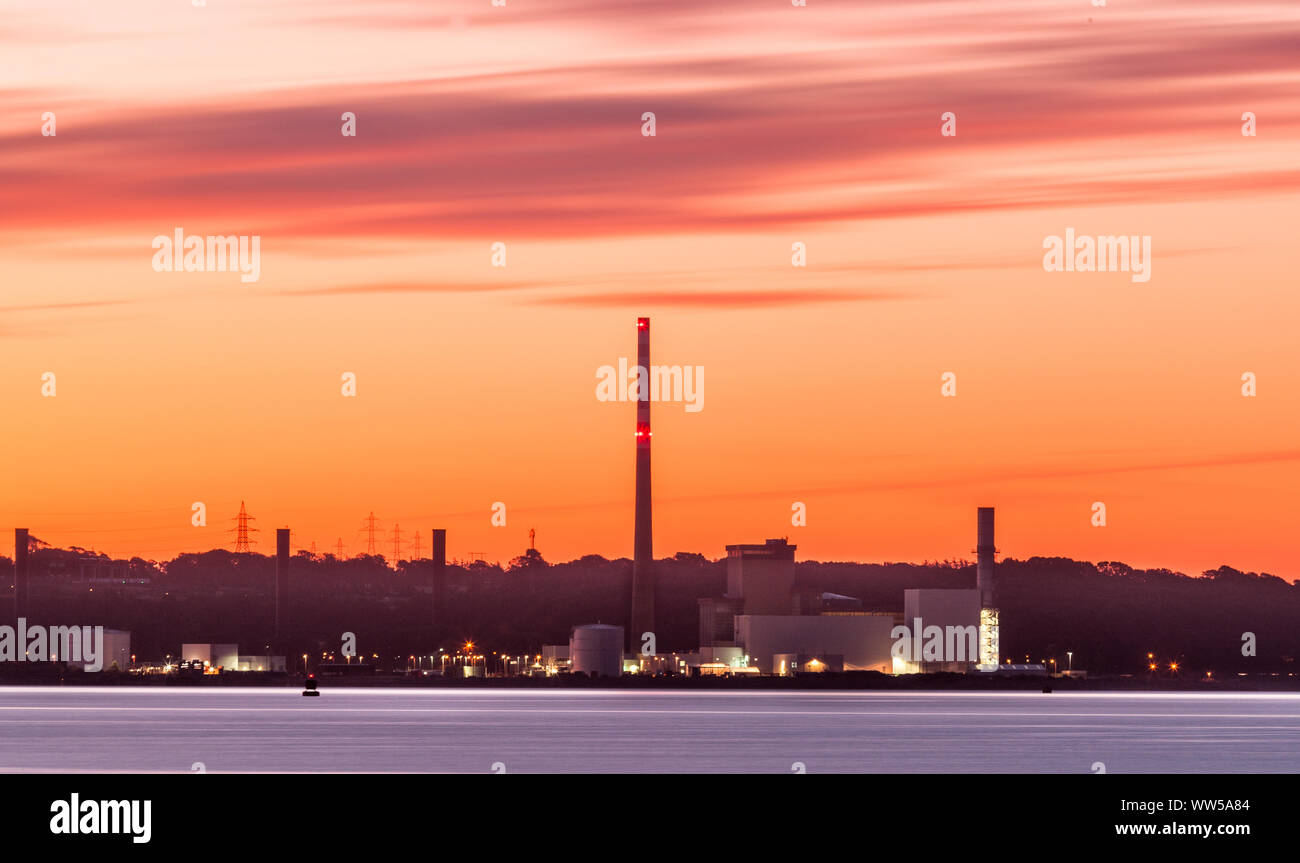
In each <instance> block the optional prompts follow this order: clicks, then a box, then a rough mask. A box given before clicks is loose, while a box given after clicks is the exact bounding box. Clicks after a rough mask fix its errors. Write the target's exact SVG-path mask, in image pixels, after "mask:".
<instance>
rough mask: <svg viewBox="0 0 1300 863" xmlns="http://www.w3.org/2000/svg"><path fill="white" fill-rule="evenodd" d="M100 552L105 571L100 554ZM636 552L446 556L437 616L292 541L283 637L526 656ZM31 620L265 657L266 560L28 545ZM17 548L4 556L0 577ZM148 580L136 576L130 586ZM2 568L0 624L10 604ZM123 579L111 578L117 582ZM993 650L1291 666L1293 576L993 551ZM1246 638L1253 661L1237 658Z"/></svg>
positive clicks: (814, 571) (899, 602)
mask: <svg viewBox="0 0 1300 863" xmlns="http://www.w3.org/2000/svg"><path fill="white" fill-rule="evenodd" d="M110 564H112V566H110ZM631 569H632V563H631V561H630V560H628V559H626V558H621V559H617V560H606V559H605V558H603V557H599V556H597V555H588V556H586V557H583V558H580V559H578V560H574V561H570V562H568V563H560V564H548V563H546V562H545V561H544V560H542V559H541V558H540V556H536V555H534V556H532V557H529V556H524V557H520V558H516V559H515V560H514V561H511V563H510V564H508V565H506V566H504V567H503V566H499V565H495V564H486V563H474V564H469V565H464V566H462V565H455V566H453V565H449V566H448V567H447V569H446V591H445V597H444V609H443V612H442V613H441V614H440V615H438V616H437V619H436V620H435V619H434V615H433V609H432V600H431V597H430V595H429V592H428V591H429V583H430V573H431V570H432V563H431V562H430V561H428V560H418V561H401V562H399V564H398V565H397V566H396V567H395V568H394V567H390V566H389V565H388V564H387V562H386V561H385V560H384V558H383V557H381V556H373V557H365V556H363V557H359V558H351V559H346V560H339V559H336V558H334V557H333V556H332V555H312V554H309V553H308V552H305V551H303V552H299V553H298V554H297V555H295V556H294V558H293V561H292V564H291V566H290V579H289V584H290V593H291V597H292V598H291V603H290V625H289V627H288V630H287V631H288V634H289V638H288V641H289V643H290V644H291V645H292V648H293V650H294V651H295V652H298V653H302V652H308V653H312V654H313V655H315V656H319V654H320V652H321V651H337V650H339V647H340V643H341V639H342V634H343V633H344V632H352V633H355V634H356V637H357V647H358V650H359V651H360V652H361V653H363V654H365V655H367V656H369V655H370V654H371V653H378V654H380V656H381V657H382V658H384V664H385V666H387V665H388V664H389V663H391V660H392V658H393V657H394V656H408V655H410V654H422V655H425V656H427V655H429V654H436V653H437V652H438V649H439V648H443V649H445V650H448V651H453V650H455V649H457V648H458V647H459V646H460V645H461V644H463V643H464V642H466V641H471V640H472V641H473V642H475V644H476V645H477V649H478V650H483V651H488V652H491V651H499V652H507V653H511V654H524V653H535V652H537V651H539V650H540V648H541V645H543V644H560V643H565V642H567V640H568V636H569V629H570V627H571V626H573V625H575V624H582V623H614V624H625V623H626V617H627V609H628V607H629V603H630V582H631ZM31 570H32V574H31V582H32V585H31V600H30V610H29V613H28V615H27V616H28V619H29V620H30V621H31V622H33V623H47V624H63V625H71V624H79V625H104V626H106V627H111V628H117V629H126V630H130V631H131V635H132V649H133V651H134V652H135V653H136V654H137V655H138V656H139V657H140V658H141V659H142V660H143V659H145V658H161V657H162V656H164V655H165V654H168V653H171V654H175V653H176V652H177V651H178V650H179V648H180V645H181V643H182V642H187V641H197V642H235V643H238V644H239V645H240V652H241V653H259V652H265V651H266V649H267V647H266V646H267V644H268V642H269V641H270V638H271V634H272V629H273V624H274V607H273V597H274V573H275V561H274V558H273V557H270V556H265V555H260V554H234V553H232V552H229V551H210V552H205V553H203V554H184V555H181V556H179V557H177V558H175V559H174V560H171V561H168V562H165V563H159V562H154V561H147V560H143V559H140V558H135V559H132V560H130V561H115V562H111V561H109V560H108V558H106V557H104V556H102V555H94V554H93V553H91V552H87V551H85V550H83V549H78V548H73V549H54V548H48V547H45V548H42V547H38V548H36V550H35V551H34V552H33V553H32V555H31ZM12 571H13V570H12V560H10V559H8V558H0V572H3V573H11V572H12ZM797 571H798V577H799V581H800V585H801V587H802V588H804V589H806V590H812V591H817V590H820V591H827V592H832V593H837V594H844V595H847V596H852V597H856V598H858V599H860V600H862V603H863V607H864V609H866V610H878V611H890V612H902V610H903V591H904V589H906V588H909V587H917V588H971V587H974V584H975V567H974V565H973V564H968V563H962V562H941V563H934V564H919V565H918V564H904V563H886V564H859V563H818V562H802V563H799V564H798V566H797ZM657 572H658V585H659V591H658V622H659V626H658V629H659V631H658V633H657V634H658V648H659V650H660V651H661V652H662V651H689V650H693V649H695V647H696V646H697V641H698V612H697V600H698V599H699V598H700V597H705V596H721V595H722V593H723V592H724V590H725V584H726V564H725V561H710V560H707V559H706V558H705V557H703V556H702V555H698V554H678V555H676V556H675V557H672V558H665V559H663V560H660V561H659V562H658V563H657ZM144 579H148V583H147V584H140V583H139V582H141V581H143V580H144ZM11 581H12V580H11V579H7V580H6V581H5V583H4V588H5V590H4V591H3V593H0V600H2V601H3V602H4V604H3V606H0V619H4V620H7V619H8V618H10V617H12V608H13V605H12V593H11V591H12V588H11V587H10V584H11ZM123 581H125V582H127V583H126V584H123V583H122V582H123ZM998 581H999V594H1000V606H1001V614H1002V636H1001V637H1002V648H1003V655H1004V656H1005V657H1010V658H1011V659H1012V660H1013V661H1017V662H1023V661H1025V659H1026V657H1028V659H1029V660H1031V661H1034V662H1038V661H1041V660H1045V659H1052V658H1055V659H1056V660H1057V661H1058V663H1060V664H1062V665H1064V664H1065V663H1066V661H1067V660H1066V651H1073V653H1074V667H1075V668H1076V669H1087V670H1088V671H1089V672H1092V673H1133V674H1137V675H1139V676H1140V675H1146V674H1149V673H1150V672H1149V671H1148V669H1147V664H1148V659H1147V654H1148V653H1151V654H1154V656H1155V660H1156V661H1157V663H1158V664H1159V665H1160V669H1159V672H1158V673H1159V674H1160V676H1163V677H1167V676H1170V675H1171V671H1170V670H1169V664H1170V663H1171V662H1177V663H1178V664H1179V666H1180V671H1179V672H1178V673H1180V674H1182V675H1187V674H1193V673H1195V674H1201V675H1203V674H1204V673H1205V671H1206V670H1213V671H1214V673H1215V674H1216V675H1227V674H1232V673H1235V672H1238V671H1249V672H1263V671H1269V672H1272V671H1276V672H1281V673H1284V674H1285V673H1287V672H1290V671H1292V670H1294V668H1295V665H1294V662H1293V660H1294V657H1295V656H1296V655H1297V653H1300V582H1297V583H1296V584H1289V583H1287V582H1286V581H1284V580H1282V579H1280V578H1277V577H1276V576H1272V575H1268V574H1257V573H1244V572H1239V571H1237V570H1234V569H1231V568H1229V567H1222V568H1220V569H1217V570H1212V571H1209V572H1206V573H1204V574H1203V575H1202V576H1201V577H1190V576H1187V575H1184V574H1181V573H1176V572H1171V571H1168V570H1135V569H1132V568H1130V567H1128V566H1125V565H1124V564H1121V563H1100V564H1091V563H1083V562H1079V561H1074V560H1069V559H1067V558H1039V557H1035V558H1030V559H1029V560H1024V561H1021V560H1004V561H1001V562H999V564H998ZM1246 633H1253V638H1254V644H1255V649H1256V652H1257V655H1256V656H1246V655H1243V646H1244V645H1245V643H1246V642H1245V641H1244V640H1243V639H1244V638H1245V637H1246Z"/></svg>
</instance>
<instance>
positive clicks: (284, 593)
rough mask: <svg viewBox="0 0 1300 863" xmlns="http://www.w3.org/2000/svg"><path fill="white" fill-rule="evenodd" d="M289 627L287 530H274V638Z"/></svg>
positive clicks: (277, 639) (279, 637) (281, 634)
mask: <svg viewBox="0 0 1300 863" xmlns="http://www.w3.org/2000/svg"><path fill="white" fill-rule="evenodd" d="M288 625H289V528H287V527H277V528H276V529H275V638H276V641H277V642H278V641H279V640H280V639H281V638H283V637H284V631H285V629H286V628H287V627H288Z"/></svg>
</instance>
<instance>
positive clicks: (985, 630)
mask: <svg viewBox="0 0 1300 863" xmlns="http://www.w3.org/2000/svg"><path fill="white" fill-rule="evenodd" d="M976 521H977V530H978V539H977V542H976V545H975V555H976V564H975V586H976V587H977V588H978V589H979V595H980V644H979V648H980V660H979V668H980V669H981V670H983V671H994V670H996V669H997V667H998V663H999V662H1001V656H1000V652H999V645H998V635H999V633H998V630H999V624H998V585H997V577H996V573H995V572H994V562H993V561H994V556H995V555H996V554H997V547H996V546H995V545H994V544H993V507H991V506H982V507H980V508H979V509H978V511H977V513H976Z"/></svg>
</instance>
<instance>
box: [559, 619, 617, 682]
mask: <svg viewBox="0 0 1300 863" xmlns="http://www.w3.org/2000/svg"><path fill="white" fill-rule="evenodd" d="M569 658H570V660H571V661H572V663H573V665H572V670H573V672H574V673H575V674H576V673H577V672H579V671H581V672H583V673H584V674H587V675H588V676H591V677H596V676H599V677H618V676H619V675H620V674H622V673H623V627H621V626H610V625H609V624H606V623H589V624H586V625H584V626H575V627H573V631H572V632H571V633H570V634H569Z"/></svg>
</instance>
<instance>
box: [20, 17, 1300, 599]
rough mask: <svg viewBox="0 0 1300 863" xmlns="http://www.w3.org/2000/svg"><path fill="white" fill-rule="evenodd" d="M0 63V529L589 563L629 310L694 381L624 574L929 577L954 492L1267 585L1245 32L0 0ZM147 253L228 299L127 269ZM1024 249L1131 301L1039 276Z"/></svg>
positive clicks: (1291, 286) (624, 447)
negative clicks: (1103, 264)
mask: <svg viewBox="0 0 1300 863" xmlns="http://www.w3.org/2000/svg"><path fill="white" fill-rule="evenodd" d="M11 10H12V11H11ZM0 43H2V46H3V50H0V273H3V278H2V279H0V284H2V286H3V287H2V290H3V296H2V297H0V406H3V408H4V411H3V417H2V420H0V459H2V460H3V461H2V462H0V470H2V472H3V480H0V525H5V526H6V527H7V526H25V527H29V528H30V529H31V530H32V532H33V533H34V534H35V535H36V536H38V537H40V538H42V539H44V540H47V541H49V542H53V543H56V544H81V545H84V546H89V547H93V548H95V549H98V550H102V551H106V552H108V553H111V554H114V555H131V554H140V555H142V556H146V557H167V556H170V555H172V554H175V553H177V552H180V551H185V550H200V549H206V548H210V547H215V546H222V545H224V546H226V547H229V544H230V535H228V534H226V533H225V530H226V529H227V528H229V527H230V526H231V525H232V521H231V520H232V519H233V517H234V515H235V513H236V511H237V510H238V506H239V501H240V500H241V499H242V500H246V501H247V502H248V507H249V510H250V512H251V513H252V514H253V515H254V516H256V517H257V519H258V521H257V525H258V526H259V527H261V528H262V530H263V533H262V534H261V535H260V538H261V539H262V544H261V549H262V550H264V551H266V550H269V549H270V548H271V547H272V545H273V537H272V536H271V534H270V531H271V529H272V528H274V527H277V526H284V525H291V526H292V527H293V529H294V544H295V546H296V547H297V546H302V547H306V546H309V545H310V544H311V543H312V542H313V541H314V542H316V543H317V544H318V546H319V547H320V549H321V550H325V549H326V548H332V547H333V545H334V543H335V541H336V540H337V539H339V538H342V540H343V542H344V546H345V549H346V551H347V552H348V553H350V554H351V553H357V552H360V551H364V550H365V545H364V540H363V538H362V535H361V530H360V528H361V525H362V520H363V519H364V517H365V516H366V515H367V513H369V512H370V511H371V510H373V511H374V513H375V514H376V516H377V517H378V518H379V519H380V520H381V524H382V525H383V527H385V528H387V529H389V531H390V532H388V533H387V534H386V535H387V536H388V538H389V540H388V543H387V545H386V548H387V550H388V551H389V552H390V553H391V548H392V545H391V535H392V534H391V529H392V528H393V527H394V526H395V525H398V524H400V526H401V529H402V533H403V536H404V537H409V536H410V532H411V531H412V530H417V529H418V530H420V531H422V532H423V534H424V536H423V540H422V542H423V544H424V549H425V553H426V554H427V549H428V529H429V528H431V527H434V526H439V527H446V528H448V530H449V536H448V543H449V553H450V554H451V555H452V556H453V557H465V556H467V555H468V554H469V553H470V552H482V553H484V554H485V555H486V556H487V558H488V559H489V560H495V559H501V560H506V559H509V558H510V557H512V556H514V555H515V554H518V553H519V552H520V551H521V550H522V549H523V548H524V547H526V545H527V533H528V530H529V528H536V529H537V532H538V533H537V543H538V547H539V549H540V550H541V551H542V553H543V554H544V555H545V556H546V557H547V558H548V559H551V560H566V559H570V558H573V557H577V556H579V555H582V554H586V553H599V554H604V555H607V556H628V555H630V554H631V544H632V478H633V477H632V471H633V428H634V426H633V423H634V410H633V407H632V405H630V404H628V403H602V402H600V401H597V400H596V398H595V384H596V377H595V375H596V370H597V368H598V367H600V366H602V365H605V364H616V363H617V361H618V358H619V357H622V356H627V357H631V356H634V355H635V350H636V343H635V318H636V317H637V316H638V315H649V316H651V318H652V321H653V324H652V327H653V351H654V356H653V359H654V360H655V361H656V362H663V363H676V364H691V365H701V366H703V367H704V368H705V370H706V383H705V408H704V410H702V411H700V412H698V413H686V412H685V411H683V409H682V407H681V406H680V405H672V404H665V405H656V406H655V407H654V410H653V422H654V430H655V436H654V491H655V495H654V497H655V506H656V509H655V517H656V520H655V551H656V553H657V554H659V555H668V554H672V553H673V552H676V551H699V552H703V553H705V554H707V555H709V556H718V555H721V554H722V552H723V546H724V545H725V544H727V543H735V542H755V541H761V540H762V539H764V538H766V537H770V536H782V535H788V536H789V537H790V538H791V541H793V542H796V543H798V545H799V546H800V551H799V557H800V558H818V559H824V560H825V559H841V560H847V559H853V560H868V561H880V560H915V561H920V560H924V559H931V560H933V559H938V558H948V557H969V556H970V552H971V549H972V548H973V546H974V541H975V508H976V507H977V506H989V505H991V506H996V507H997V508H998V526H997V529H998V545H999V547H1000V548H1001V550H1002V552H1003V553H1004V554H1006V555H1010V556H1014V557H1020V558H1023V557H1027V556H1030V555H1063V556H1070V557H1075V558H1080V559H1087V560H1123V561H1126V562H1128V563H1130V564H1133V565H1139V566H1168V567H1171V568H1175V569H1179V570H1182V571H1185V572H1191V573H1197V572H1200V571H1201V570H1203V569H1207V568H1212V567H1216V566H1218V565H1220V564H1225V563H1226V564H1229V565H1232V566H1236V567H1238V568H1241V569H1250V570H1266V571H1269V572H1273V573H1275V574H1278V575H1282V576H1284V577H1287V578H1297V577H1300V561H1297V559H1296V555H1295V542H1294V540H1293V539H1292V537H1293V536H1294V534H1295V528H1294V524H1295V521H1296V515H1297V504H1298V503H1300V491H1298V490H1297V489H1300V442H1297V439H1296V429H1297V428H1300V398H1297V396H1298V395H1300V370H1298V369H1297V362H1296V356H1297V348H1296V329H1297V327H1296V325H1297V320H1298V318H1300V298H1298V297H1297V293H1296V283H1295V277H1294V254H1295V253H1294V247H1295V245H1296V240H1295V224H1296V213H1297V205H1298V204H1300V170H1297V168H1296V153H1297V152H1300V148H1298V147H1297V133H1298V132H1300V117H1298V116H1297V106H1298V100H1300V96H1298V95H1297V93H1300V90H1298V89H1297V84H1298V83H1300V9H1298V8H1297V7H1296V6H1295V4H1293V3H1250V4H1223V3H1210V2H1172V0H1170V2H1143V3H1140V4H1134V3H1120V2H1115V0H1112V2H1111V4H1110V5H1108V6H1106V7H1092V6H1091V5H1089V3H1087V2H1085V0H1068V2H1044V0H1032V2H1031V0H1024V2H1006V1H1005V0H994V2H987V3H970V2H954V3H939V2H934V3H931V2H895V3H891V2H872V3H861V2H847V0H808V6H806V7H793V6H791V5H790V4H788V3H783V2H781V0H770V2H740V0H720V2H709V3H702V2H686V0H659V2H650V0H626V2H620V3H617V4H611V3H603V2H601V3H598V2H595V0H560V1H559V2H546V3H541V2H525V0H507V5H506V6H505V7H504V8H502V7H493V6H492V5H491V3H490V0H473V2H470V0H457V2H450V0H448V2H444V3H430V2H423V0H422V2H378V3H365V4H357V3H342V2H337V0H323V2H315V0H312V2H308V0H298V2H277V3H259V2H252V0H208V3H207V5H206V6H205V7H192V6H190V5H189V4H186V3H180V2H174V0H148V2H139V3H133V4H130V5H129V6H122V5H121V4H91V3H71V2H61V0H49V2H36V0H18V2H16V3H10V4H7V7H6V17H5V20H4V22H3V23H0ZM47 111H49V112H54V113H55V115H56V117H57V135H56V136H54V137H47V136H42V135H41V116H42V114H43V113H44V112H47ZM344 111H351V112H354V113H355V114H356V115H357V118H358V119H357V135H356V137H344V136H342V135H340V125H341V121H340V115H341V114H342V112H344ZM646 111H653V112H655V114H656V118H657V134H656V136H655V137H653V138H648V137H643V136H642V135H641V125H642V124H641V115H642V114H643V112H646ZM945 111H952V112H954V113H955V114H956V115H957V131H958V134H957V136H956V137H943V136H941V135H940V115H941V114H942V113H943V112H945ZM1246 111H1250V112H1254V114H1255V115H1256V117H1257V122H1258V135H1257V136H1255V137H1245V136H1243V135H1242V134H1241V125H1242V120H1241V116H1242V114H1243V112H1246ZM178 227H180V228H183V229H184V230H185V231H186V233H187V234H246V235H252V234H257V235H259V236H260V237H261V277H260V280H259V281H258V282H256V283H252V284H245V283H241V281H240V279H239V276H238V274H237V273H220V272H218V273H156V272H154V271H153V269H152V268H151V265H150V264H151V260H152V256H153V251H152V248H151V240H152V238H153V237H154V236H155V235H159V234H164V235H171V234H172V233H173V231H174V230H175V229H176V228H178ZM1070 227H1072V228H1074V229H1075V230H1076V232H1077V233H1079V234H1091V235H1094V236H1095V235H1098V234H1125V235H1129V234H1137V235H1149V236H1150V237H1151V238H1152V249H1153V252H1152V255H1153V261H1152V276H1151V279H1150V281H1148V282H1144V283H1135V282H1133V281H1132V279H1131V278H1130V276H1129V275H1128V274H1126V273H1050V272H1045V271H1044V269H1043V266H1042V259H1043V246H1042V243H1043V239H1044V237H1047V236H1049V235H1062V234H1064V232H1065V230H1066V228H1070ZM495 242H503V243H505V244H506V247H507V262H508V263H507V266H506V267H504V268H494V267H492V266H491V263H490V261H491V252H490V247H491V245H492V244H493V243H495ZM795 242H803V243H805V244H806V245H807V249H808V253H807V254H808V265H807V267H805V268H794V267H792V266H791V264H790V255H791V244H792V243H795ZM47 371H52V372H54V373H55V374H56V376H57V395H56V396H55V397H53V398H47V397H42V395H41V375H42V374H43V373H44V372H47ZM1247 371H1249V372H1253V373H1254V374H1255V375H1256V376H1257V379H1258V395H1257V396H1256V397H1254V398H1244V397H1243V396H1242V395H1241V375H1242V373H1243V372H1247ZM344 372H353V373H355V374H356V375H357V380H358V395H357V397H356V398H344V397H343V396H342V395H341V394H340V375H341V374H342V373H344ZM944 372H953V373H955V374H956V375H957V396H956V397H955V398H944V397H942V396H941V395H940V376H941V375H942V374H943V373H944ZM195 501H202V502H204V503H205V504H206V505H207V507H208V526H207V527H205V528H196V527H192V526H191V525H190V512H191V510H190V507H191V503H192V502H195ZM495 501H502V502H504V503H505V504H506V507H507V524H506V526H505V527H503V528H494V527H492V526H491V524H490V515H491V513H490V507H491V506H492V504H493V502H495ZM794 501H802V502H804V503H806V504H807V507H808V523H807V526H806V527H794V526H792V525H791V524H790V507H791V504H792V502H794ZM1094 501H1101V502H1104V503H1105V504H1106V506H1107V508H1108V512H1107V525H1106V526H1105V527H1104V528H1098V527H1093V526H1092V525H1091V523H1090V517H1091V506H1092V504H1093V502H1094Z"/></svg>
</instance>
